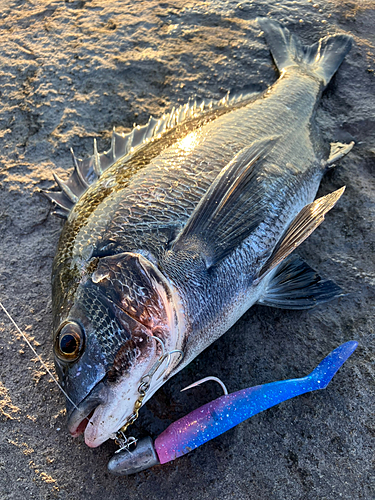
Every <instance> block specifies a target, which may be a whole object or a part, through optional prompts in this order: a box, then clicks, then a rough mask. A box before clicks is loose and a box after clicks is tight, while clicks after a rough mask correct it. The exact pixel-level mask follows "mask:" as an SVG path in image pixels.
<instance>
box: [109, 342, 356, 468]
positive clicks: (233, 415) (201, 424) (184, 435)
mask: <svg viewBox="0 0 375 500" xmlns="http://www.w3.org/2000/svg"><path fill="white" fill-rule="evenodd" d="M357 345H358V343H357V342H355V341H350V342H346V343H345V344H342V345H341V346H340V347H338V348H337V349H335V350H334V351H332V352H331V353H330V354H329V355H328V356H327V357H326V358H325V359H323V361H322V362H321V363H320V364H319V365H318V366H317V367H316V368H315V370H313V371H312V372H311V373H310V374H309V375H307V376H306V377H303V378H297V379H290V380H282V381H280V382H272V383H270V384H264V385H258V386H256V387H250V388H248V389H242V390H240V391H237V392H233V393H232V394H226V395H224V396H221V397H220V398H217V399H215V400H214V401H211V402H210V403H207V404H205V405H204V406H201V407H200V408H198V409H196V410H194V411H192V412H191V413H189V414H188V415H186V416H185V417H183V418H181V419H179V420H177V421H176V422H173V424H171V425H170V426H169V427H168V428H167V429H166V430H165V431H164V432H162V433H161V434H160V436H158V437H157V438H156V440H155V442H154V443H153V442H152V439H151V438H150V437H147V438H145V439H143V440H141V441H140V442H139V443H138V444H137V447H136V448H135V450H134V451H132V452H130V451H128V450H126V451H122V452H121V453H118V454H117V455H115V456H114V457H113V458H112V459H111V460H110V461H109V464H108V469H109V471H110V472H112V473H113V474H118V475H129V474H134V473H136V472H140V471H142V470H145V469H148V468H149V467H152V466H153V465H157V464H165V463H167V462H170V461H172V460H175V459H176V458H178V457H181V456H182V455H186V454H187V453H189V452H190V451H192V450H194V449H195V448H198V446H201V445H202V444H204V443H206V442H207V441H210V440H211V439H213V438H215V437H216V436H219V435H220V434H223V433H224V432H225V431H227V430H229V429H231V428H232V427H235V426H236V425H238V424H239V423H241V422H243V421H244V420H247V419H248V418H250V417H252V416H253V415H256V414H257V413H260V412H262V411H264V410H267V409H268V408H271V407H272V406H275V405H277V404H279V403H281V402H282V401H286V400H287V399H291V398H294V397H295V396H298V395H300V394H304V393H306V392H312V391H316V390H318V389H325V388H326V387H327V385H328V384H329V382H330V381H331V380H332V377H333V376H334V374H335V373H336V372H337V370H338V369H339V368H340V367H341V366H342V364H343V363H344V362H345V361H346V360H347V359H348V358H349V356H350V355H351V354H352V353H353V352H354V351H355V349H356V348H357Z"/></svg>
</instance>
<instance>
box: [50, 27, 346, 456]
mask: <svg viewBox="0 0 375 500" xmlns="http://www.w3.org/2000/svg"><path fill="white" fill-rule="evenodd" d="M258 24H259V26H260V28H261V30H262V32H263V33H264V36H265V39H266V42H267V44H268V46H269V48H270V51H271V54H272V57H273V60H274V62H275V64H276V66H277V69H278V71H279V78H278V79H277V81H276V82H275V83H274V84H273V85H272V86H271V87H269V88H268V89H267V90H266V91H265V92H264V93H262V94H260V95H259V94H258V95H254V94H245V95H239V96H236V95H233V96H231V95H229V94H227V95H226V96H225V97H224V98H223V99H221V100H220V101H217V102H214V101H204V100H198V99H191V100H189V101H188V103H187V104H186V105H183V106H179V107H175V108H173V109H172V111H171V112H170V113H168V114H165V115H163V117H161V118H160V119H155V118H153V117H151V118H150V120H149V121H148V122H147V123H146V124H145V125H143V126H139V125H138V126H136V127H134V129H133V130H132V131H131V132H130V133H129V134H118V133H116V131H115V130H114V131H113V134H112V142H111V148H110V149H109V151H107V152H104V153H99V152H98V149H97V145H96V141H94V153H93V155H92V156H91V157H90V158H86V159H79V158H76V157H75V155H74V152H73V151H72V155H73V163H74V171H73V173H72V175H71V176H70V178H69V179H68V181H66V182H63V181H62V180H61V179H59V178H58V177H57V176H56V175H55V176H54V177H55V180H56V183H57V186H58V189H59V190H50V191H48V192H46V193H45V194H46V196H48V198H49V199H50V200H51V201H52V203H53V204H54V206H55V213H56V215H58V216H60V217H63V218H65V219H66V222H65V224H64V226H63V229H62V233H61V236H60V239H59V243H58V248H57V252H56V256H55V259H54V263H53V269H52V304H53V332H54V333H53V346H54V358H55V368H56V371H57V374H58V377H59V380H60V384H61V386H62V388H63V390H64V391H65V393H66V395H67V402H66V407H67V415H68V429H69V431H70V433H71V435H72V436H78V435H80V434H82V433H83V434H84V439H85V442H86V444H87V445H88V446H89V447H97V446H99V445H101V444H102V443H104V442H105V441H107V440H108V439H113V438H115V437H116V435H118V431H119V430H120V429H121V430H122V431H125V429H126V428H127V427H128V426H129V425H130V424H131V423H133V422H134V420H135V419H136V418H137V416H138V412H139V409H140V408H141V407H142V406H143V405H144V404H145V403H146V402H147V401H148V400H149V399H150V398H151V397H152V395H153V394H154V393H155V392H156V391H157V390H158V389H159V388H160V387H161V386H162V385H163V384H164V383H165V382H166V381H167V380H169V379H170V378H171V377H173V376H174V375H175V374H176V373H178V372H179V371H180V370H181V369H183V368H184V367H185V366H186V365H187V364H188V363H190V362H191V361H192V360H193V359H194V358H195V357H196V356H197V355H198V354H199V353H201V352H202V351H203V350H204V349H206V348H207V347H208V346H209V345H210V344H211V343H212V342H214V341H215V340H216V339H218V338H219V337H220V336H221V335H223V334H224V333H225V332H226V331H227V330H228V329H229V328H230V327H231V326H232V325H233V324H234V323H235V322H236V321H237V320H238V319H239V318H240V317H241V316H242V315H243V314H244V313H245V312H246V311H247V310H248V309H249V308H250V307H251V306H252V305H254V304H262V305H266V306H271V307H277V308H281V309H296V310H299V309H309V308H312V307H314V306H316V305H319V304H322V303H325V302H328V301H330V300H333V299H336V298H338V297H340V296H341V295H342V294H343V292H342V290H341V288H340V287H339V286H338V285H337V284H335V283H334V282H333V281H331V280H329V279H325V278H323V277H321V276H320V274H319V273H318V272H316V271H315V270H314V269H312V268H311V267H310V266H309V265H308V264H307V263H306V262H304V261H303V260H302V259H301V258H300V257H299V256H298V255H295V254H294V253H293V251H294V250H295V249H296V248H297V247H298V246H299V245H300V244H301V243H302V242H303V241H304V240H305V239H306V238H307V237H308V236H309V235H310V234H311V233H312V232H313V231H314V230H315V229H316V228H317V227H318V226H319V225H320V224H321V223H322V221H323V220H324V217H325V214H326V213H327V212H328V211H329V210H330V209H331V208H333V206H334V205H335V204H336V203H337V201H338V200H339V199H340V197H341V196H342V194H343V192H344V189H345V187H342V188H340V189H338V190H337V191H335V192H333V193H329V194H327V195H326V196H323V197H321V198H318V199H315V196H316V193H317V190H318V188H319V184H320V181H321V179H322V177H323V175H324V173H325V172H327V171H328V170H329V169H331V168H333V167H334V165H335V163H336V161H338V160H339V159H340V158H341V157H343V156H344V155H346V154H347V153H348V152H349V151H350V150H351V148H352V147H353V144H354V143H350V144H342V143H332V144H331V145H330V146H329V145H328V144H326V143H325V141H324V140H323V139H322V137H321V135H320V133H319V130H318V127H317V125H316V123H315V121H314V116H315V111H316V108H317V104H318V102H319V99H320V97H321V94H322V92H323V90H324V88H325V87H326V86H327V85H328V83H329V81H330V80H331V78H332V76H333V74H334V73H335V72H336V70H337V69H338V67H339V66H340V64H341V63H342V61H343V59H344V57H345V56H346V54H347V53H348V52H349V50H350V48H351V45H352V38H351V37H350V36H348V35H345V34H337V35H333V36H327V37H325V38H322V39H321V40H319V41H318V42H317V43H314V44H313V45H311V46H307V45H304V44H303V43H302V42H301V41H300V40H299V39H298V38H297V37H296V36H295V35H293V34H291V33H290V31H289V30H288V29H287V28H286V27H284V26H282V25H281V24H279V23H278V22H276V21H273V20H271V19H268V18H259V19H258Z"/></svg>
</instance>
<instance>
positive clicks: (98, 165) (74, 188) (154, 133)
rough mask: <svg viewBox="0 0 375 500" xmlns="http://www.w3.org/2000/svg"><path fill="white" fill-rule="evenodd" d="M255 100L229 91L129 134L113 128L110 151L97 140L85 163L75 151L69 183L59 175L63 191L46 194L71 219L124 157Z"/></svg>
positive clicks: (192, 103)
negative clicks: (185, 125)
mask: <svg viewBox="0 0 375 500" xmlns="http://www.w3.org/2000/svg"><path fill="white" fill-rule="evenodd" d="M251 97H253V94H246V95H243V94H240V95H233V96H230V95H229V92H228V93H227V94H226V95H225V97H223V98H222V99H220V100H219V101H215V100H198V99H189V101H188V102H187V103H186V104H184V105H181V106H179V107H177V108H176V107H174V108H173V109H172V111H171V112H170V113H167V114H165V115H163V116H162V117H161V118H159V119H158V120H157V119H155V118H153V117H152V116H151V117H150V119H149V121H148V122H147V123H146V124H145V125H142V126H140V125H137V126H134V128H133V130H132V131H131V132H129V133H128V134H117V133H116V132H115V129H113V133H112V139H111V147H110V149H109V150H108V151H105V152H104V153H98V150H97V145H96V139H94V154H93V155H92V156H90V157H89V158H85V159H83V160H82V159H80V158H77V157H76V156H75V155H74V153H73V150H72V156H73V164H74V171H73V173H72V175H71V176H70V178H69V179H68V180H67V181H66V182H65V183H64V182H63V181H61V180H60V179H57V178H56V176H55V180H56V182H57V184H58V187H59V188H60V190H61V192H55V191H42V193H43V194H44V195H45V196H47V198H48V199H49V200H50V201H52V202H53V203H54V204H55V205H56V206H57V210H56V212H55V214H56V215H59V216H60V217H67V216H68V214H69V212H70V210H71V208H72V207H73V206H74V204H75V203H76V201H77V200H78V199H79V198H80V196H81V195H82V194H83V193H84V192H85V191H86V189H87V188H88V187H89V186H90V184H93V183H94V182H96V181H97V179H99V177H100V176H101V174H102V173H103V172H104V171H105V170H107V169H108V168H110V167H111V166H112V165H113V164H114V163H116V162H117V161H118V160H119V159H120V158H123V159H125V158H126V157H127V156H128V157H131V156H132V155H133V154H134V153H135V152H136V151H138V150H139V149H141V148H142V147H143V146H145V145H146V144H148V143H149V142H150V141H152V140H155V139H158V138H160V137H161V135H162V134H164V133H165V132H167V131H169V130H171V129H173V128H174V127H176V126H177V125H180V124H181V123H183V122H185V121H187V120H191V119H194V118H197V117H199V116H201V115H204V114H205V113H207V112H211V111H212V110H215V109H218V108H221V107H232V106H234V105H236V104H237V103H239V102H241V101H244V100H248V99H250V98H251Z"/></svg>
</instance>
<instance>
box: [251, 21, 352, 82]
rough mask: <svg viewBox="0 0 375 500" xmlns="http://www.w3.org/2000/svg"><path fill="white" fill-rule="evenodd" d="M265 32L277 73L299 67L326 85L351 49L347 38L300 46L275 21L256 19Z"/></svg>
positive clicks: (297, 40)
mask: <svg viewBox="0 0 375 500" xmlns="http://www.w3.org/2000/svg"><path fill="white" fill-rule="evenodd" d="M257 21H258V24H259V25H260V27H261V29H262V30H263V31H264V33H265V37H266V40H267V43H268V45H269V47H270V50H271V53H272V56H273V58H274V61H275V63H276V66H277V67H278V69H279V71H282V70H285V69H286V68H288V67H290V66H300V67H302V68H303V70H304V71H306V73H310V74H313V75H315V76H317V77H318V78H319V79H320V80H322V81H323V83H324V85H328V83H329V81H330V80H331V78H332V76H333V75H334V73H335V72H336V71H337V69H338V67H339V66H340V64H341V63H342V61H343V59H344V57H345V56H346V54H347V53H348V52H349V50H350V49H351V46H352V40H353V39H352V37H351V36H348V35H333V36H326V37H325V38H322V39H320V40H319V42H317V43H314V45H310V46H308V45H303V43H302V42H301V41H300V40H299V39H298V38H297V37H296V36H295V35H292V34H291V33H290V31H289V30H288V29H287V28H284V27H283V26H281V25H280V24H279V23H277V22H276V21H271V20H270V19H267V18H265V17H261V18H258V19H257Z"/></svg>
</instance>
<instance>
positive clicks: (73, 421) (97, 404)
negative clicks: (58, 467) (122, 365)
mask: <svg viewBox="0 0 375 500" xmlns="http://www.w3.org/2000/svg"><path fill="white" fill-rule="evenodd" d="M141 376H142V374H137V380H139V378H140V377H141ZM138 397H139V393H138V384H129V382H128V379H127V377H125V379H123V380H122V381H121V382H120V383H117V384H110V383H108V380H107V379H106V378H105V379H104V380H103V381H102V382H99V384H98V385H97V386H96V387H94V389H93V390H92V392H91V393H90V394H89V395H88V396H86V398H85V399H84V400H83V401H82V402H81V403H80V404H79V405H78V407H76V408H75V409H74V410H73V411H72V413H71V415H70V416H69V419H68V429H69V432H70V434H71V435H72V436H73V437H77V436H79V435H81V434H84V437H85V443H86V445H87V446H89V447H90V448H96V447H98V446H100V445H101V444H102V443H104V442H105V441H107V440H108V439H111V438H112V439H113V438H114V437H115V435H116V433H117V431H118V430H119V429H120V428H121V427H122V426H123V425H124V423H125V422H126V421H127V419H128V418H129V417H130V415H131V414H132V413H133V411H134V404H135V401H136V400H137V398H138Z"/></svg>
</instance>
